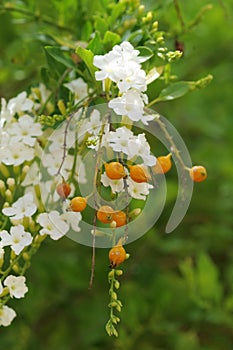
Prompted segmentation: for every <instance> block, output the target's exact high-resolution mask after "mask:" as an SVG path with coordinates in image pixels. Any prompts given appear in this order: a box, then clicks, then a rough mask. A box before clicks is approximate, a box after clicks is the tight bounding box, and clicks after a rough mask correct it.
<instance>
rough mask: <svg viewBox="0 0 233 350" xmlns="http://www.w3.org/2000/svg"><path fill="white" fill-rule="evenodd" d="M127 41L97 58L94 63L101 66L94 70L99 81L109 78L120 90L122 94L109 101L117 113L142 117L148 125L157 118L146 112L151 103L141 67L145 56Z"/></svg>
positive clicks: (133, 117)
mask: <svg viewBox="0 0 233 350" xmlns="http://www.w3.org/2000/svg"><path fill="white" fill-rule="evenodd" d="M139 53H140V52H139V51H138V50H135V49H134V47H133V46H132V45H131V44H130V43H129V42H127V41H124V42H123V43H122V44H120V45H116V46H114V47H113V49H112V50H111V51H110V52H108V53H107V54H105V55H97V56H95V57H94V65H95V66H96V67H97V68H99V69H100V71H97V72H96V73H95V77H96V80H100V81H103V86H104V82H105V80H106V79H110V80H111V81H112V82H114V83H116V85H117V87H118V89H119V97H116V98H113V99H112V100H111V101H110V102H109V104H108V105H109V107H110V108H112V109H113V110H114V112H115V113H116V114H118V115H122V116H124V115H125V116H128V117H129V118H130V119H131V120H132V121H139V120H141V121H142V123H144V124H146V125H147V124H148V121H150V120H152V119H153V118H154V117H153V116H152V115H148V114H146V113H144V105H145V104H147V103H148V97H147V95H146V94H144V93H143V92H145V91H146V89H147V85H146V73H145V71H144V70H143V69H142V68H141V63H142V62H143V61H144V58H143V57H140V56H139Z"/></svg>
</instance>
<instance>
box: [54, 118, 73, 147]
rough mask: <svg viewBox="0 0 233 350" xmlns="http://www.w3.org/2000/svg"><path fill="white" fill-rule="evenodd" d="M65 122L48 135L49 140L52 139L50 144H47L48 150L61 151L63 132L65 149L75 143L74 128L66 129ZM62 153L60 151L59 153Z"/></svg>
mask: <svg viewBox="0 0 233 350" xmlns="http://www.w3.org/2000/svg"><path fill="white" fill-rule="evenodd" d="M66 127H67V124H66V123H63V124H62V125H61V126H60V127H59V128H57V129H56V130H54V131H53V133H52V134H51V135H50V136H49V141H52V143H51V145H50V146H49V150H50V152H52V153H53V152H54V151H57V150H59V152H60V153H61V151H63V147H64V137H65V132H67V137H66V149H69V148H70V147H72V146H73V145H74V143H75V132H74V130H70V128H68V130H66ZM61 154H62V153H61Z"/></svg>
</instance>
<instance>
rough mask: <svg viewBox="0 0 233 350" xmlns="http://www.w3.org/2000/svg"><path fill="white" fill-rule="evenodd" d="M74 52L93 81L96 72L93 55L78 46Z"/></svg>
mask: <svg viewBox="0 0 233 350" xmlns="http://www.w3.org/2000/svg"><path fill="white" fill-rule="evenodd" d="M75 52H76V53H77V55H79V57H80V58H81V59H82V60H83V62H84V63H85V65H86V66H87V68H88V71H89V73H90V75H91V77H92V78H93V80H94V81H95V71H96V70H97V69H96V68H95V66H94V65H93V58H94V54H93V52H92V51H90V50H87V49H84V48H83V47H81V46H79V47H77V49H76V50H75Z"/></svg>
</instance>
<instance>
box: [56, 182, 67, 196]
mask: <svg viewBox="0 0 233 350" xmlns="http://www.w3.org/2000/svg"><path fill="white" fill-rule="evenodd" d="M56 191H57V193H58V195H59V196H60V197H61V198H62V199H65V198H67V197H68V196H69V194H70V192H71V188H70V185H69V184H68V183H66V182H62V183H60V184H59V185H57V188H56Z"/></svg>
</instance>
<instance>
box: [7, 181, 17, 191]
mask: <svg viewBox="0 0 233 350" xmlns="http://www.w3.org/2000/svg"><path fill="white" fill-rule="evenodd" d="M6 183H7V185H8V188H9V190H11V191H12V192H13V191H14V190H15V179H14V178H13V177H9V178H8V179H7V181H6Z"/></svg>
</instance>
